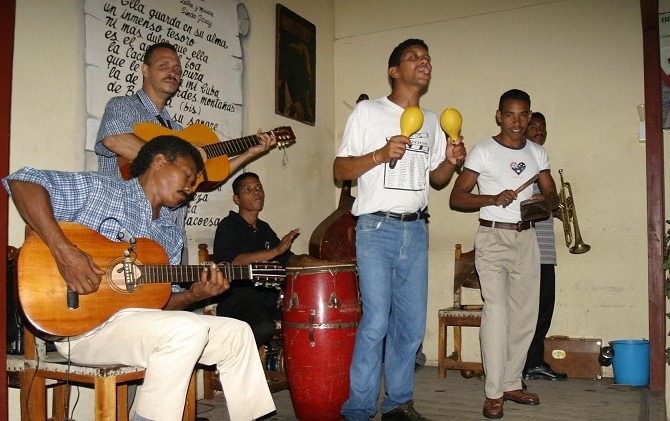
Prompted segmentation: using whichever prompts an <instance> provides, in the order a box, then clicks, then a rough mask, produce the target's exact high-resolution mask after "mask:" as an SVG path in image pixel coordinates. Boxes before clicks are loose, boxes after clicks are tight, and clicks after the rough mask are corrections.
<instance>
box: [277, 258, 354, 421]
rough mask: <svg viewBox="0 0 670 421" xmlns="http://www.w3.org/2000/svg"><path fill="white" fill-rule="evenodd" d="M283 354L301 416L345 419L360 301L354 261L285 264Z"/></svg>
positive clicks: (295, 406)
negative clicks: (344, 262)
mask: <svg viewBox="0 0 670 421" xmlns="http://www.w3.org/2000/svg"><path fill="white" fill-rule="evenodd" d="M286 275H287V276H286V286H285V291H284V303H283V304H284V314H283V316H284V317H283V319H282V333H283V335H284V359H285V362H284V363H285V369H286V375H287V377H288V382H289V388H290V392H291V401H292V402H293V409H294V410H295V415H296V418H298V419H299V420H301V421H311V420H319V421H330V420H333V421H335V420H341V419H342V418H343V417H342V415H341V414H340V408H341V407H342V404H343V403H344V401H346V400H347V398H348V397H349V366H350V365H351V358H352V355H353V353H354V342H355V340H356V329H357V328H358V322H359V321H360V319H361V307H360V299H359V293H358V283H357V277H356V265H353V264H332V265H326V266H306V267H289V268H286Z"/></svg>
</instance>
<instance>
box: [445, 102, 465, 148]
mask: <svg viewBox="0 0 670 421" xmlns="http://www.w3.org/2000/svg"><path fill="white" fill-rule="evenodd" d="M462 124H463V117H461V113H459V112H458V110H457V109H456V108H447V109H446V110H444V111H443V112H442V115H441V116H440V126H442V130H444V132H445V133H446V134H447V135H449V137H450V138H451V143H453V144H454V145H455V144H457V143H458V135H459V134H460V133H461V125H462Z"/></svg>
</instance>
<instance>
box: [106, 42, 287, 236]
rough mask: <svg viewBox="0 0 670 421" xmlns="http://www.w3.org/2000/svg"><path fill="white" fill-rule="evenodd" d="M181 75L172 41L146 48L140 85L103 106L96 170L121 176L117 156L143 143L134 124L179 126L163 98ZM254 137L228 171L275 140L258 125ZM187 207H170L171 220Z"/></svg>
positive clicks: (133, 152)
mask: <svg viewBox="0 0 670 421" xmlns="http://www.w3.org/2000/svg"><path fill="white" fill-rule="evenodd" d="M181 75H182V67H181V61H180V60H179V56H178V55H177V50H176V49H175V47H174V46H173V45H172V44H169V43H167V42H161V43H157V44H153V45H151V46H149V48H147V51H146V52H145V54H144V63H143V64H142V76H143V79H142V89H140V90H139V91H138V92H137V93H136V94H134V95H131V96H118V97H114V98H112V99H110V100H109V102H108V103H107V106H106V107H105V113H104V115H103V116H102V121H101V122H100V129H99V130H98V136H97V138H96V143H95V153H96V154H97V155H98V171H99V172H100V173H102V174H106V175H114V176H117V177H121V172H120V171H119V165H118V162H117V156H120V157H122V158H125V159H127V160H128V161H132V160H133V159H135V157H136V156H137V152H138V151H139V150H140V148H141V147H142V146H143V145H144V143H145V141H144V140H142V139H140V138H139V137H137V136H136V135H135V134H134V126H135V125H136V124H138V123H144V122H152V123H156V124H161V125H163V126H165V127H167V128H169V129H173V130H182V126H181V125H180V124H179V123H178V122H176V121H174V120H173V119H172V118H171V117H170V114H169V113H168V111H167V110H166V109H165V106H166V104H167V102H168V101H169V100H170V98H172V97H173V96H174V95H175V94H176V93H177V91H178V90H179V86H180V84H181V80H182V77H181ZM258 137H259V139H260V140H261V143H260V144H259V145H256V146H254V147H251V148H249V149H247V151H246V152H244V153H243V154H242V155H239V156H237V157H235V158H232V159H231V160H230V173H231V174H233V173H234V172H235V171H237V170H238V169H239V168H240V167H242V166H243V165H244V164H245V163H246V162H248V161H250V160H251V159H253V158H255V157H257V156H258V155H260V154H262V153H264V152H265V151H267V150H268V149H269V148H270V147H271V146H272V145H274V144H275V143H276V142H277V141H276V139H275V138H274V137H272V136H270V135H267V134H264V133H262V131H261V130H260V129H259V130H258ZM187 209H188V206H187V205H186V203H185V204H184V205H183V206H181V207H179V208H176V209H174V215H173V217H174V221H175V223H177V224H179V225H182V226H183V225H184V221H185V219H186V211H187Z"/></svg>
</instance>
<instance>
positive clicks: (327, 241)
mask: <svg viewBox="0 0 670 421" xmlns="http://www.w3.org/2000/svg"><path fill="white" fill-rule="evenodd" d="M367 99H369V97H368V96H367V95H366V94H361V95H360V96H359V97H358V100H356V103H357V104H358V103H359V102H361V101H364V100H367ZM354 200H355V198H354V197H353V196H352V195H351V181H345V182H343V183H342V192H341V193H340V202H339V204H338V206H337V209H335V211H334V212H333V213H331V214H330V215H329V216H328V217H327V218H326V219H324V220H323V222H321V223H320V224H319V225H318V226H317V227H316V229H315V230H314V232H313V233H312V236H311V237H310V239H309V254H310V255H311V256H314V257H316V258H319V259H323V260H330V261H338V262H347V263H355V262H356V218H355V217H354V216H353V215H352V214H351V207H352V206H353V204H354Z"/></svg>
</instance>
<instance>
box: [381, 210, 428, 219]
mask: <svg viewBox="0 0 670 421" xmlns="http://www.w3.org/2000/svg"><path fill="white" fill-rule="evenodd" d="M372 214H373V215H376V216H381V217H389V218H393V219H397V220H399V221H403V222H410V221H416V220H417V219H428V218H429V217H430V215H429V214H428V212H423V211H417V212H406V213H395V212H384V211H377V212H373V213H372Z"/></svg>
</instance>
